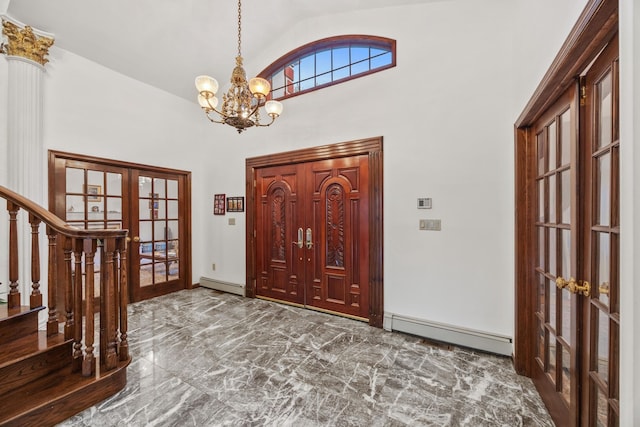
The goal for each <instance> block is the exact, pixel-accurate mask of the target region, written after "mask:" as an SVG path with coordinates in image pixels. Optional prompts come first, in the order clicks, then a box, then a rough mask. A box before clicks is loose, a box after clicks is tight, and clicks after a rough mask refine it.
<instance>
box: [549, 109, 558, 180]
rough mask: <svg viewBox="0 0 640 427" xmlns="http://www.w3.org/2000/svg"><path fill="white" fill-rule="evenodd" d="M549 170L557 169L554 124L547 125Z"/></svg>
mask: <svg viewBox="0 0 640 427" xmlns="http://www.w3.org/2000/svg"><path fill="white" fill-rule="evenodd" d="M548 129H549V143H548V146H549V170H550V171H552V170H555V169H556V168H557V167H558V164H557V160H556V152H557V145H556V140H557V134H556V122H555V121H554V122H552V123H551V124H550V125H549V128H548Z"/></svg>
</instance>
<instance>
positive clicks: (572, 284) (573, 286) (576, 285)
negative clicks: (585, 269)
mask: <svg viewBox="0 0 640 427" xmlns="http://www.w3.org/2000/svg"><path fill="white" fill-rule="evenodd" d="M556 286H557V287H558V288H559V289H564V288H565V287H568V288H569V292H571V293H572V294H581V295H584V296H585V297H588V296H589V295H590V293H591V284H590V283H589V282H587V281H586V280H585V281H582V280H579V281H577V282H576V279H574V278H573V277H571V278H569V280H568V281H567V280H565V279H564V278H563V277H562V276H560V277H558V278H557V279H556Z"/></svg>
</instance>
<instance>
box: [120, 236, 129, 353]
mask: <svg viewBox="0 0 640 427" xmlns="http://www.w3.org/2000/svg"><path fill="white" fill-rule="evenodd" d="M118 240H119V247H120V348H119V351H118V353H119V354H120V360H128V359H129V341H128V339H127V328H128V324H127V302H128V301H129V287H128V286H127V238H126V237H123V238H120V239H118Z"/></svg>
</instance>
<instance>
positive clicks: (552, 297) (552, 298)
mask: <svg viewBox="0 0 640 427" xmlns="http://www.w3.org/2000/svg"><path fill="white" fill-rule="evenodd" d="M547 289H548V290H549V318H548V319H547V322H549V324H550V325H551V327H552V328H553V329H554V331H555V329H556V317H557V315H558V313H557V312H556V307H557V306H558V301H557V300H556V290H557V289H558V288H556V283H555V282H554V281H553V280H549V281H548V287H547Z"/></svg>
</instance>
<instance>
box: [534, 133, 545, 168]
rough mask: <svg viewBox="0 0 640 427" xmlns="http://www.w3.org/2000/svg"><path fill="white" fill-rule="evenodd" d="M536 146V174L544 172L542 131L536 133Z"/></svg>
mask: <svg viewBox="0 0 640 427" xmlns="http://www.w3.org/2000/svg"><path fill="white" fill-rule="evenodd" d="M536 142H537V143H536V146H537V150H538V175H542V174H543V173H545V171H546V168H545V161H544V159H545V152H544V135H543V133H542V132H540V133H539V134H537V135H536Z"/></svg>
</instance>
